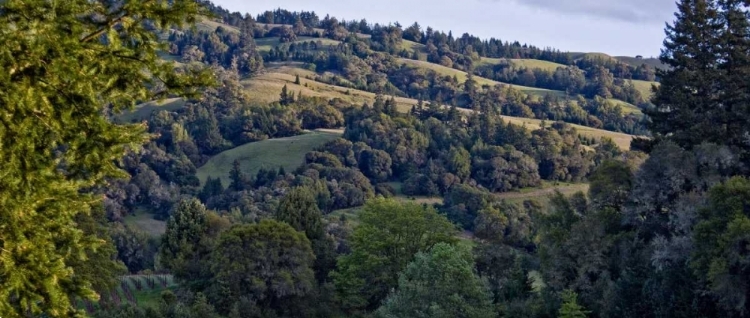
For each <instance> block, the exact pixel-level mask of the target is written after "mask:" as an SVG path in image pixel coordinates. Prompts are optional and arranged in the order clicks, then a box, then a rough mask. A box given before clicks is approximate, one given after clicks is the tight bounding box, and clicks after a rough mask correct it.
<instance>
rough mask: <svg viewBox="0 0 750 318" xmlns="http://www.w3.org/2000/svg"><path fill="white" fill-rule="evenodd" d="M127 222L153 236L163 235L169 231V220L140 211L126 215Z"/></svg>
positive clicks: (130, 225)
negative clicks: (158, 218)
mask: <svg viewBox="0 0 750 318" xmlns="http://www.w3.org/2000/svg"><path fill="white" fill-rule="evenodd" d="M124 221H125V224H127V225H128V226H129V227H131V228H135V229H138V230H141V231H143V232H145V233H147V234H149V235H151V236H155V237H157V236H161V235H162V234H164V232H166V231H167V222H164V221H159V220H156V219H154V218H153V215H151V214H148V213H145V212H143V211H138V212H136V213H135V214H133V215H128V216H126V217H125V220H124Z"/></svg>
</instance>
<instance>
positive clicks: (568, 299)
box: [558, 290, 588, 318]
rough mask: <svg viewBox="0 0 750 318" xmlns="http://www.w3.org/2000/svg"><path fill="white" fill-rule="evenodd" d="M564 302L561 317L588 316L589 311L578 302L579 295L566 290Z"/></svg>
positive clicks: (582, 317) (563, 295) (563, 297)
mask: <svg viewBox="0 0 750 318" xmlns="http://www.w3.org/2000/svg"><path fill="white" fill-rule="evenodd" d="M562 299H563V304H562V307H560V311H559V316H558V317H560V318H586V315H587V314H588V312H587V311H586V310H584V308H583V307H582V306H581V305H579V304H578V295H577V294H576V293H574V292H572V291H569V290H566V291H564V292H563V294H562Z"/></svg>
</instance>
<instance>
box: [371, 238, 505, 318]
mask: <svg viewBox="0 0 750 318" xmlns="http://www.w3.org/2000/svg"><path fill="white" fill-rule="evenodd" d="M496 316H497V313H495V312H494V308H493V306H492V301H491V296H490V292H489V289H488V288H487V285H486V282H485V281H483V280H481V279H480V278H479V277H478V276H477V274H476V273H475V271H474V260H473V258H472V255H471V251H470V250H469V249H468V248H466V247H463V246H461V245H449V244H446V243H439V244H436V245H435V246H433V247H432V248H431V249H430V250H429V251H425V252H420V253H418V254H417V255H416V256H415V257H414V260H413V261H412V262H411V263H409V265H408V266H407V267H406V269H405V270H404V271H403V272H402V273H401V274H400V276H399V280H398V288H397V289H396V290H395V291H394V292H393V293H391V295H389V296H388V298H387V299H386V300H385V301H384V302H383V305H382V306H381V307H380V308H379V309H378V310H377V311H376V312H375V317H425V318H426V317H436V318H448V317H467V318H468V317H473V318H490V317H496Z"/></svg>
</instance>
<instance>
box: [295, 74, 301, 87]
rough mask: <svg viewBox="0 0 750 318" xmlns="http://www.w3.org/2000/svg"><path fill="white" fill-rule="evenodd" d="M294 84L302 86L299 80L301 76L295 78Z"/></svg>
mask: <svg viewBox="0 0 750 318" xmlns="http://www.w3.org/2000/svg"><path fill="white" fill-rule="evenodd" d="M294 84H297V85H300V84H302V83H301V82H300V80H299V74H297V75H295V76H294Z"/></svg>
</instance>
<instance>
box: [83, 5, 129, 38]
mask: <svg viewBox="0 0 750 318" xmlns="http://www.w3.org/2000/svg"><path fill="white" fill-rule="evenodd" d="M127 16H128V13H127V11H125V12H123V13H122V15H121V16H120V17H118V18H116V19H113V20H111V21H109V22H107V24H106V25H105V26H103V27H101V28H99V29H98V30H96V31H94V33H91V34H89V35H87V36H85V37H83V38H82V39H81V40H80V42H81V43H86V42H89V41H91V40H93V39H95V38H97V37H99V36H101V35H102V34H104V32H107V31H108V30H109V29H111V28H112V27H113V26H115V24H117V23H120V21H122V19H124V18H125V17H127Z"/></svg>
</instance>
